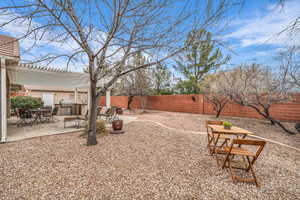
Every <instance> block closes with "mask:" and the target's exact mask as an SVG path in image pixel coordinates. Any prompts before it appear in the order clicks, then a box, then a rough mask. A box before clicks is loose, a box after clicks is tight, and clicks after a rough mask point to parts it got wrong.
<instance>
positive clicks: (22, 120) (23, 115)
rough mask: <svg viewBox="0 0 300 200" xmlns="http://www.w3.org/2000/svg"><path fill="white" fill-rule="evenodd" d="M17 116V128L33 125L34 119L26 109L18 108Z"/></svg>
mask: <svg viewBox="0 0 300 200" xmlns="http://www.w3.org/2000/svg"><path fill="white" fill-rule="evenodd" d="M17 113H18V114H17V116H18V118H19V120H18V121H17V127H20V126H25V125H30V126H32V125H33V123H34V120H35V119H34V117H33V115H32V113H31V112H30V111H29V110H27V109H22V108H19V109H17Z"/></svg>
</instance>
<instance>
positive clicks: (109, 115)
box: [98, 106, 119, 124]
mask: <svg viewBox="0 0 300 200" xmlns="http://www.w3.org/2000/svg"><path fill="white" fill-rule="evenodd" d="M98 116H99V117H100V119H101V117H104V118H105V121H106V122H107V123H109V124H111V123H112V122H113V121H114V120H118V119H119V117H118V114H117V107H116V106H112V107H111V108H108V109H107V110H106V111H105V113H104V114H101V113H99V114H98Z"/></svg>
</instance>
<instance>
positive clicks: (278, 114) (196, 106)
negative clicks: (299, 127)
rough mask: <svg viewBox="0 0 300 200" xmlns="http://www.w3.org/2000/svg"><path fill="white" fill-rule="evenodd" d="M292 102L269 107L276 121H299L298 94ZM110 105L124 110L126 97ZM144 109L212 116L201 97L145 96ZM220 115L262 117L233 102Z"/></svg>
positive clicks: (136, 104) (137, 99)
mask: <svg viewBox="0 0 300 200" xmlns="http://www.w3.org/2000/svg"><path fill="white" fill-rule="evenodd" d="M295 97H296V100H295V101H294V102H289V103H284V104H277V105H273V106H272V107H271V115H272V116H273V117H274V118H275V119H278V120H283V121H291V122H296V121H300V94H297V95H295ZM111 98H112V99H111V105H112V106H119V107H123V108H126V107H127V102H128V97H124V96H112V97H111ZM144 98H147V101H146V106H145V109H150V110H162V111H173V112H186V113H198V114H208V115H214V114H215V112H214V111H213V107H212V105H211V104H210V103H209V102H207V101H206V100H205V98H204V97H203V95H161V96H147V97H144ZM99 103H100V105H105V98H101V100H100V102H99ZM131 107H132V108H137V109H140V108H141V97H134V99H133V102H132V104H131ZM221 115H224V116H232V117H249V118H259V119H261V118H262V117H261V116H260V115H259V114H258V113H257V112H256V111H255V110H253V109H251V108H249V107H245V106H240V105H237V104H235V103H233V102H230V103H228V104H227V105H226V106H225V108H224V110H223V111H222V113H221Z"/></svg>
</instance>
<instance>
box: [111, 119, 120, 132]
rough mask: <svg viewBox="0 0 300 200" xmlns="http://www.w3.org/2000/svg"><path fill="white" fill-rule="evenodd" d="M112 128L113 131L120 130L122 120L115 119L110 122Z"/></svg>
mask: <svg viewBox="0 0 300 200" xmlns="http://www.w3.org/2000/svg"><path fill="white" fill-rule="evenodd" d="M112 128H113V130H114V131H118V130H122V128H123V120H115V121H113V122H112Z"/></svg>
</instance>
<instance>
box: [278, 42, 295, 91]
mask: <svg viewBox="0 0 300 200" xmlns="http://www.w3.org/2000/svg"><path fill="white" fill-rule="evenodd" d="M279 61H280V70H281V76H282V78H283V80H284V81H286V83H287V84H288V87H291V88H295V89H296V88H298V89H300V47H297V46H292V47H290V48H289V49H288V50H286V51H282V52H280V54H279Z"/></svg>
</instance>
